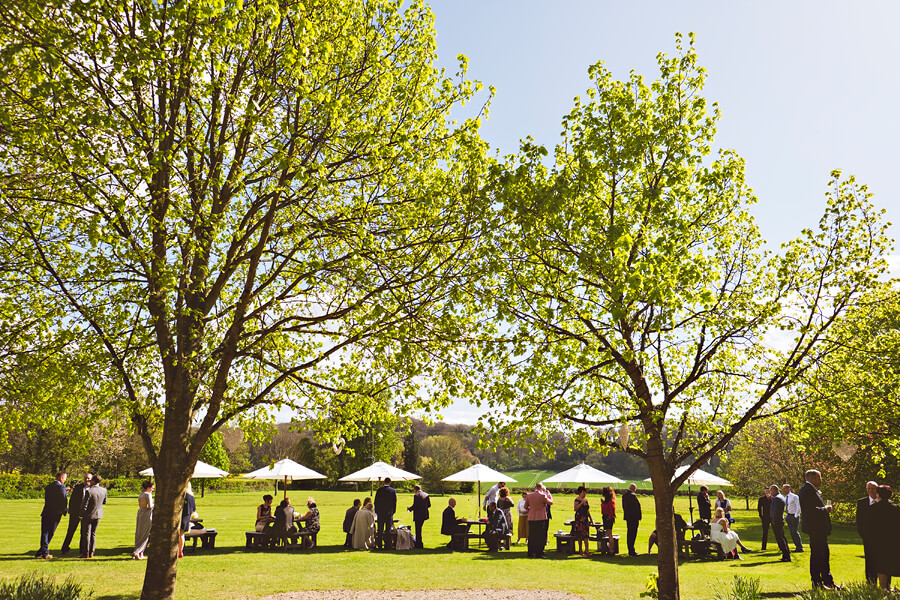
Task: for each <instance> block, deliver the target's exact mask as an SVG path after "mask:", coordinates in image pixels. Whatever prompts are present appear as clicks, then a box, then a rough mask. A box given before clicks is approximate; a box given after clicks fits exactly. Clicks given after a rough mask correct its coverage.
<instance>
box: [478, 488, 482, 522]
mask: <svg viewBox="0 0 900 600" xmlns="http://www.w3.org/2000/svg"><path fill="white" fill-rule="evenodd" d="M478 518H479V520H480V519H481V480H480V479H479V480H478Z"/></svg>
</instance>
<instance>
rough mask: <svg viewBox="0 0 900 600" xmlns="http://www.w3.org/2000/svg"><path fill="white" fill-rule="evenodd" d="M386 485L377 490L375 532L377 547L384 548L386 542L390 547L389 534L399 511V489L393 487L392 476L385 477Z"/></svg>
mask: <svg viewBox="0 0 900 600" xmlns="http://www.w3.org/2000/svg"><path fill="white" fill-rule="evenodd" d="M383 483H384V485H382V486H381V487H380V488H378V491H376V492H375V516H376V517H378V521H377V524H378V528H377V532H376V533H375V547H376V548H384V546H385V542H386V541H387V546H388V547H390V545H391V544H390V541H389V538H388V536H390V535H391V531H392V530H393V526H394V513H395V512H397V490H395V489H394V488H392V487H391V478H390V477H385V478H384V482H383Z"/></svg>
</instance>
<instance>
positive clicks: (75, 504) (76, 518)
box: [60, 473, 92, 556]
mask: <svg viewBox="0 0 900 600" xmlns="http://www.w3.org/2000/svg"><path fill="white" fill-rule="evenodd" d="M91 476H92V475H91V473H88V474H87V475H85V476H84V481H82V482H81V483H77V484H75V487H73V488H72V491H71V492H70V493H69V528H68V530H67V531H66V539H65V540H63V545H62V550H61V551H60V554H62V555H63V556H65V555H66V554H68V553H69V547H70V546H71V545H72V538H73V537H74V536H75V531H77V530H78V526H79V525H81V503H82V502H83V501H84V490H85V488H86V487H88V486H89V485H91Z"/></svg>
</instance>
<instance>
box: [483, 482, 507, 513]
mask: <svg viewBox="0 0 900 600" xmlns="http://www.w3.org/2000/svg"><path fill="white" fill-rule="evenodd" d="M502 487H506V482H505V481H501V482H499V483H497V485H492V486H491V487H490V489H489V490H488V491H487V492H485V494H484V500H483V501H482V503H481V508H483V509H484V510H487V506H488V504H490V503H491V502H494V503H496V502H497V497H498V495H499V494H500V488H502Z"/></svg>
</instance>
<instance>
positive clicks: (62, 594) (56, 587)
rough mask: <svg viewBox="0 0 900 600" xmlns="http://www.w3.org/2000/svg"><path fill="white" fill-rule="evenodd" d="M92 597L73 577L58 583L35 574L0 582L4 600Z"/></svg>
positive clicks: (53, 599) (78, 599)
mask: <svg viewBox="0 0 900 600" xmlns="http://www.w3.org/2000/svg"><path fill="white" fill-rule="evenodd" d="M91 595H92V594H91V593H90V592H87V591H85V590H84V588H83V587H82V585H81V584H80V583H78V581H77V580H76V579H75V577H73V576H69V577H67V578H66V579H65V580H64V581H62V582H57V581H56V578H55V577H51V576H48V575H39V574H37V573H33V574H31V575H25V576H23V577H19V578H18V579H12V580H8V581H0V599H2V600H87V599H88V598H90V597H91Z"/></svg>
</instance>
